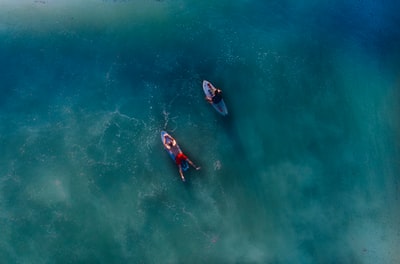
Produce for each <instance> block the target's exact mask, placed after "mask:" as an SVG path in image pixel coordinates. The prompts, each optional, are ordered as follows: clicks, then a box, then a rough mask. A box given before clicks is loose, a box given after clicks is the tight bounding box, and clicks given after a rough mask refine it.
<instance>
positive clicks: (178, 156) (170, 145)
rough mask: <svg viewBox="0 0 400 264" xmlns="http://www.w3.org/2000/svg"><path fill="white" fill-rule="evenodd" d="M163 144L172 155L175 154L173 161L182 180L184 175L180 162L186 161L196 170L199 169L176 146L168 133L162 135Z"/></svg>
mask: <svg viewBox="0 0 400 264" xmlns="http://www.w3.org/2000/svg"><path fill="white" fill-rule="evenodd" d="M163 143H164V146H165V147H166V148H167V149H168V150H170V151H171V152H172V153H173V154H174V156H175V163H176V165H178V168H179V175H181V179H182V181H185V176H183V170H182V162H184V161H186V162H188V163H189V164H190V165H192V167H193V168H195V169H196V170H200V167H197V166H196V165H195V164H194V163H193V162H192V161H191V160H190V159H189V158H188V157H187V156H186V155H185V154H183V152H182V151H181V150H180V149H179V148H177V147H176V141H175V139H173V138H172V137H170V136H169V135H165V136H164V142H163Z"/></svg>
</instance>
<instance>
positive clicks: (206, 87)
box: [203, 80, 228, 116]
mask: <svg viewBox="0 0 400 264" xmlns="http://www.w3.org/2000/svg"><path fill="white" fill-rule="evenodd" d="M216 89H217V88H215V87H214V85H212V83H210V82H209V81H206V80H204V81H203V91H204V93H205V94H206V96H207V98H209V99H211V98H212V97H213V95H214V91H215V90H216ZM211 105H212V106H213V107H214V108H215V110H217V112H218V113H220V114H221V115H223V116H226V115H227V114H228V108H226V105H225V102H224V99H222V100H221V101H220V102H219V103H217V104H214V103H211Z"/></svg>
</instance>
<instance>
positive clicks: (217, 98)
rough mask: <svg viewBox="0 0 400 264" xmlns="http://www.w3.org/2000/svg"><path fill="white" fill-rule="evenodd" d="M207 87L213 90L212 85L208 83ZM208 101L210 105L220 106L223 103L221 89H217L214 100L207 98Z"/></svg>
mask: <svg viewBox="0 0 400 264" xmlns="http://www.w3.org/2000/svg"><path fill="white" fill-rule="evenodd" d="M207 85H208V87H209V88H210V89H211V84H209V83H208V84H207ZM206 100H207V101H208V102H209V103H214V104H218V103H219V102H221V101H222V91H221V90H220V89H218V88H216V89H215V91H214V94H213V96H212V98H211V99H210V98H208V97H206Z"/></svg>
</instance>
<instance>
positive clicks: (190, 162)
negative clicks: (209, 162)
mask: <svg viewBox="0 0 400 264" xmlns="http://www.w3.org/2000/svg"><path fill="white" fill-rule="evenodd" d="M186 160H187V162H189V164H190V165H192V167H193V168H195V169H196V170H200V167H197V166H196V165H195V164H194V163H193V162H192V161H191V160H190V159H189V158H187V159H186Z"/></svg>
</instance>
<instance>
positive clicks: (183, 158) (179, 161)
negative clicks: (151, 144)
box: [175, 152, 187, 165]
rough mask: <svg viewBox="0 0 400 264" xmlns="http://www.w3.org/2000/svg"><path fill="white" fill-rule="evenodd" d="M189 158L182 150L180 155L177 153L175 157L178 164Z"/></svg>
mask: <svg viewBox="0 0 400 264" xmlns="http://www.w3.org/2000/svg"><path fill="white" fill-rule="evenodd" d="M185 160H187V157H186V155H185V154H183V153H182V152H180V153H179V154H178V155H176V157H175V162H176V165H180V164H181V163H182V161H185Z"/></svg>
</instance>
